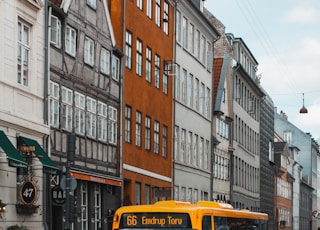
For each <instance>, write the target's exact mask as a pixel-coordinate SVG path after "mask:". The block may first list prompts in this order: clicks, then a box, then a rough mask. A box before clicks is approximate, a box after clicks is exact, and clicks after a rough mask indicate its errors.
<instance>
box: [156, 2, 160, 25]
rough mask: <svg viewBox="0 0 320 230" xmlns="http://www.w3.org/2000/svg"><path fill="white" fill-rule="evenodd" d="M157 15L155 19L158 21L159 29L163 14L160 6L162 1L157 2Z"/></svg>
mask: <svg viewBox="0 0 320 230" xmlns="http://www.w3.org/2000/svg"><path fill="white" fill-rule="evenodd" d="M155 12H156V13H155V14H156V18H155V20H156V22H155V23H156V25H157V26H158V27H160V21H161V20H160V12H161V5H160V0H156V10H155Z"/></svg>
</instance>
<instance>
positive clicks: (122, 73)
mask: <svg viewBox="0 0 320 230" xmlns="http://www.w3.org/2000/svg"><path fill="white" fill-rule="evenodd" d="M116 1H118V0H116ZM122 3H123V19H122V22H123V31H122V50H125V39H126V26H125V25H126V0H123V1H122ZM121 66H122V68H121V75H120V90H121V93H120V109H121V111H120V132H121V133H120V150H119V151H120V178H122V186H121V206H123V200H124V197H123V196H124V176H123V155H124V147H123V146H124V142H125V141H124V140H125V138H124V137H123V129H124V124H123V123H124V121H123V118H124V108H125V105H124V71H125V65H124V61H123V60H121Z"/></svg>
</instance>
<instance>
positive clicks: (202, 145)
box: [199, 137, 204, 168]
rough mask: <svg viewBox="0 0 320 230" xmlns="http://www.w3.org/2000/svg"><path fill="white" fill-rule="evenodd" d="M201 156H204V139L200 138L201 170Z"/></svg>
mask: <svg viewBox="0 0 320 230" xmlns="http://www.w3.org/2000/svg"><path fill="white" fill-rule="evenodd" d="M203 155H204V139H203V137H200V144H199V167H200V168H203Z"/></svg>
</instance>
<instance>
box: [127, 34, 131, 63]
mask: <svg viewBox="0 0 320 230" xmlns="http://www.w3.org/2000/svg"><path fill="white" fill-rule="evenodd" d="M126 67H127V68H128V69H131V68H132V34H131V33H130V32H129V31H126Z"/></svg>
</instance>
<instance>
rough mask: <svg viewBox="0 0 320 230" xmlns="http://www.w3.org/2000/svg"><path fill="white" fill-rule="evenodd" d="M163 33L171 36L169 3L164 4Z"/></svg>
mask: <svg viewBox="0 0 320 230" xmlns="http://www.w3.org/2000/svg"><path fill="white" fill-rule="evenodd" d="M163 9H164V12H163V32H164V33H165V34H166V35H168V34H169V4H168V3H167V2H164V3H163Z"/></svg>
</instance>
